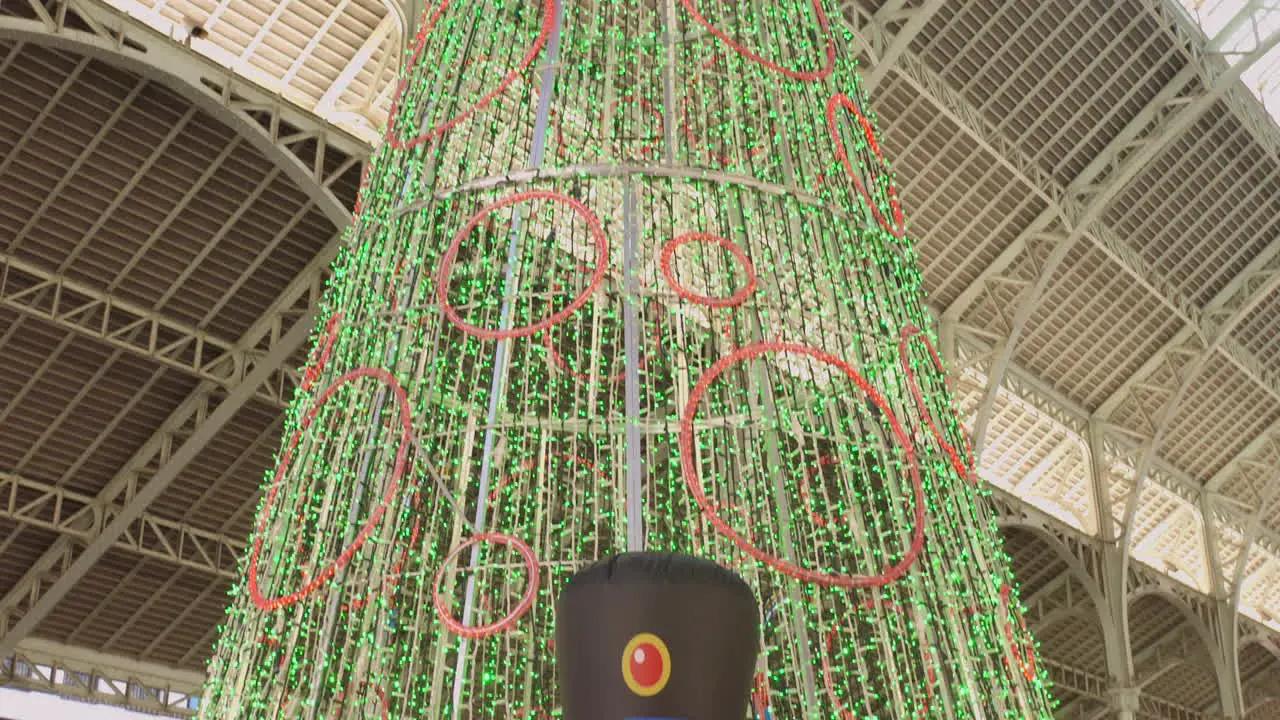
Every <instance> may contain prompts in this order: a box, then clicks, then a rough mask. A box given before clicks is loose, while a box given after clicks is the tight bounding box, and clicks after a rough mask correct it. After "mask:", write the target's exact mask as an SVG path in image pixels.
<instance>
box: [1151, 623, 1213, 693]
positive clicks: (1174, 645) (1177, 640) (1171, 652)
mask: <svg viewBox="0 0 1280 720" xmlns="http://www.w3.org/2000/svg"><path fill="white" fill-rule="evenodd" d="M1207 650H1208V649H1207V648H1205V646H1204V640H1203V639H1202V638H1201V637H1200V634H1199V633H1197V632H1196V631H1195V629H1194V628H1192V627H1190V626H1188V625H1186V624H1181V625H1178V626H1177V627H1176V628H1174V629H1173V630H1171V631H1169V632H1168V633H1166V634H1165V635H1163V636H1161V637H1160V638H1157V639H1156V641H1155V642H1153V643H1151V644H1150V645H1148V646H1147V647H1145V648H1143V649H1142V650H1141V651H1139V652H1137V653H1134V655H1133V672H1134V679H1135V680H1136V681H1137V686H1138V687H1145V686H1146V685H1149V684H1151V683H1152V682H1154V681H1155V680H1156V679H1157V678H1159V677H1160V676H1161V675H1163V674H1165V673H1166V672H1168V671H1170V670H1172V669H1173V668H1175V667H1177V666H1178V665H1181V664H1182V663H1184V662H1187V661H1188V660H1192V659H1195V658H1197V657H1202V656H1204V654H1205V653H1206V652H1207Z"/></svg>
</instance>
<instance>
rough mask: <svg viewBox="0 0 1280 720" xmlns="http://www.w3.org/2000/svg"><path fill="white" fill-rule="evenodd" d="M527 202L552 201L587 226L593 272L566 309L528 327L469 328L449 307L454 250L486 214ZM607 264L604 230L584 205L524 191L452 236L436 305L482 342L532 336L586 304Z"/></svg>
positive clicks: (553, 194) (550, 194)
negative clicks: (592, 244) (591, 241)
mask: <svg viewBox="0 0 1280 720" xmlns="http://www.w3.org/2000/svg"><path fill="white" fill-rule="evenodd" d="M530 200H550V201H552V202H558V203H562V204H564V205H567V206H569V208H570V209H571V210H573V211H574V212H575V213H577V214H578V216H579V217H581V218H582V220H583V222H585V223H586V224H587V227H588V228H589V229H590V231H591V237H592V239H594V240H595V244H596V267H595V271H594V272H592V274H591V282H590V283H589V284H588V285H587V287H586V288H585V289H583V291H582V292H581V293H579V294H578V296H577V297H575V298H574V299H573V302H570V303H569V305H568V307H566V308H564V309H563V310H560V311H558V312H555V313H553V314H552V315H551V316H550V317H547V318H545V319H543V320H540V321H538V322H536V323H534V324H532V325H525V326H522V327H515V328H511V329H509V330H493V329H490V328H482V327H477V326H475V325H472V324H470V323H468V322H467V321H465V320H463V319H462V316H461V315H459V314H458V310H457V308H455V307H453V306H452V305H450V304H449V278H450V276H451V275H452V273H453V263H454V261H456V260H457V259H458V251H459V250H460V249H461V248H462V241H463V240H464V239H465V238H466V237H467V236H468V235H470V234H471V231H472V230H475V229H476V228H477V227H479V226H480V225H481V224H482V223H484V222H485V219H486V218H487V217H488V216H489V214H490V213H492V212H494V211H495V210H501V209H502V208H505V207H511V206H512V205H516V204H519V203H522V202H528V201H530ZM608 265H609V238H608V236H607V235H605V232H604V227H602V226H601V225H600V220H599V218H597V217H596V216H595V214H594V213H592V212H591V211H590V210H589V209H587V206H586V205H583V204H582V203H581V202H579V201H578V200H575V199H574V198H571V197H569V196H568V195H565V194H564V193H559V192H555V191H554V190H528V191H526V192H521V193H516V194H514V195H508V196H507V197H505V198H503V199H501V200H499V201H497V202H495V203H492V204H490V205H486V206H484V207H483V208H481V209H480V211H479V212H477V213H476V214H475V215H473V216H472V217H471V220H469V221H468V222H467V224H466V225H464V226H463V227H462V229H461V230H459V231H458V232H457V234H456V235H454V236H453V241H452V242H450V243H449V249H448V250H446V251H445V253H444V257H443V258H442V259H441V260H440V274H439V276H438V277H437V279H436V298H437V300H438V301H439V303H440V310H441V312H443V313H444V316H445V317H446V318H448V319H449V322H451V323H453V324H454V325H455V326H457V328H458V329H459V330H461V331H463V332H465V333H467V334H468V335H472V336H474V337H478V338H480V339H482V340H507V339H510V338H518V337H527V336H529V335H535V334H537V333H539V332H542V331H543V330H546V329H547V328H549V327H551V326H553V325H556V324H559V323H561V322H564V320H565V318H567V317H569V316H570V315H572V314H574V313H575V312H577V311H578V309H579V308H581V307H582V306H583V305H586V304H587V301H588V300H590V299H591V295H592V294H593V293H595V291H596V290H597V289H598V288H599V287H600V284H601V283H602V282H604V274H605V271H606V270H607V269H608Z"/></svg>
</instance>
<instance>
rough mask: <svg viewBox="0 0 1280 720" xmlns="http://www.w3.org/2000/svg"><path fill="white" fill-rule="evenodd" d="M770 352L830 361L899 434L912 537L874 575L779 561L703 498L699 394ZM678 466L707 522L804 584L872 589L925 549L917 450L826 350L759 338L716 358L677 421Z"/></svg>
mask: <svg viewBox="0 0 1280 720" xmlns="http://www.w3.org/2000/svg"><path fill="white" fill-rule="evenodd" d="M769 353H793V354H797V355H805V356H807V357H810V358H813V359H815V360H817V361H819V362H822V363H826V364H828V365H834V366H835V367H837V368H839V369H840V370H841V371H842V372H844V374H845V375H846V376H848V377H849V379H850V380H853V382H854V384H856V385H857V386H858V387H859V388H861V389H862V391H863V392H864V393H866V394H867V397H868V398H869V399H870V400H871V402H873V403H874V404H875V405H876V407H878V408H879V409H880V412H881V413H882V414H883V416H884V417H885V418H886V419H887V420H888V422H889V426H890V429H891V430H892V431H893V434H894V437H895V438H897V441H898V444H899V445H900V446H901V447H902V451H903V453H904V454H905V455H906V458H907V465H908V467H909V468H910V472H911V487H912V490H913V495H914V496H915V507H914V515H915V517H914V522H913V529H912V536H911V543H910V545H909V546H908V548H907V550H906V552H905V553H904V554H903V556H902V559H901V560H899V561H898V563H897V564H896V565H893V566H891V567H888V568H886V569H885V570H884V571H883V572H881V573H880V574H878V575H840V574H836V573H826V572H821V571H818V570H810V569H808V568H804V567H801V566H799V565H797V564H795V563H792V562H789V561H787V560H783V559H782V558H780V557H778V556H776V555H771V554H769V553H768V552H765V551H764V550H761V549H760V548H758V547H756V546H755V545H754V544H753V543H751V542H750V541H749V540H748V539H747V538H745V537H743V536H742V535H740V534H738V533H737V532H736V531H734V529H733V528H731V527H729V525H728V524H727V523H725V522H724V521H723V520H721V519H720V517H719V516H718V515H716V513H715V509H714V506H713V504H712V501H711V500H710V499H708V498H707V494H706V489H705V488H704V487H703V486H702V477H701V476H700V474H699V472H698V467H697V464H696V462H695V460H694V452H693V423H694V420H695V419H696V417H697V414H698V404H699V403H700V402H701V401H702V396H703V395H705V394H706V392H707V388H709V387H710V386H711V383H712V382H714V381H715V380H716V378H718V377H720V375H721V374H723V373H724V371H725V370H726V369H728V368H729V366H731V365H733V364H735V363H738V362H742V361H744V360H752V359H754V358H757V357H760V356H761V355H765V354H769ZM680 467H681V470H682V473H683V475H684V481H685V485H686V486H687V487H688V489H689V492H690V493H691V494H692V495H693V497H694V499H695V500H697V502H698V505H699V506H700V507H701V508H702V512H703V513H704V514H705V515H706V516H707V519H708V520H709V521H710V522H711V524H712V525H713V526H714V527H715V528H716V530H718V531H720V533H721V534H723V535H724V536H725V537H727V538H729V539H730V540H732V541H733V542H734V543H735V544H736V545H737V546H738V547H739V548H741V549H742V550H743V551H744V552H746V553H747V554H748V555H750V556H752V557H753V558H755V559H756V560H759V561H760V562H762V563H765V564H766V565H769V566H770V567H772V568H774V569H775V570H778V571H779V572H782V573H785V574H787V575H790V576H791V577H793V578H796V579H798V580H802V581H805V582H810V583H814V584H816V585H822V586H829V587H845V588H870V587H882V586H884V585H888V584H889V583H891V582H894V581H895V580H898V579H899V578H901V577H902V576H903V575H905V574H906V572H907V570H909V569H910V568H911V566H912V565H913V564H915V561H916V559H917V558H918V557H919V555H920V552H921V551H922V550H923V549H924V526H925V512H924V508H925V499H924V488H923V486H922V485H921V483H920V467H919V465H918V464H917V462H916V454H915V449H914V448H913V447H912V445H911V439H910V438H909V437H908V436H907V434H906V433H905V432H904V431H903V429H902V425H901V424H900V423H899V422H898V418H897V416H896V415H894V414H893V409H892V408H890V407H889V404H888V403H887V402H885V400H884V398H883V397H881V395H880V393H879V392H877V391H876V389H875V388H873V387H872V386H871V384H870V383H868V382H867V381H866V380H865V379H864V378H863V377H862V376H861V375H859V374H858V371H857V370H855V369H854V368H853V366H851V365H849V364H848V363H846V362H845V361H843V360H841V359H839V358H837V357H835V356H833V355H830V354H828V353H825V352H823V351H821V350H818V349H816V348H811V347H808V346H806V345H800V344H797V343H786V342H762V343H755V344H753V345H747V346H745V347H742V348H739V349H738V350H735V351H734V352H733V353H731V354H729V355H727V356H725V357H723V358H721V359H720V360H718V361H716V363H715V364H714V365H712V366H711V369H710V370H708V371H707V372H705V373H703V375H702V377H700V378H698V382H697V384H696V385H694V387H693V389H692V390H691V391H690V392H689V399H688V401H687V402H686V403H685V407H684V412H683V413H682V416H681V420H680Z"/></svg>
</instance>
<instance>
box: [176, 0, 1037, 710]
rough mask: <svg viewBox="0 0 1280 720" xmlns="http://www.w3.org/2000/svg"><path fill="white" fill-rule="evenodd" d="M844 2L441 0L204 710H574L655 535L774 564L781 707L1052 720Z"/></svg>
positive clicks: (372, 177) (305, 393) (291, 431)
mask: <svg viewBox="0 0 1280 720" xmlns="http://www.w3.org/2000/svg"><path fill="white" fill-rule="evenodd" d="M829 10H830V8H824V7H823V4H822V2H821V1H820V0H814V1H813V2H803V1H801V0H791V1H789V2H770V3H746V2H742V3H725V2H709V1H708V0H582V1H581V2H574V3H564V2H562V0H534V1H528V0H452V1H450V0H439V1H438V2H436V3H434V4H433V5H432V6H431V7H429V8H428V9H427V11H426V13H425V15H424V17H423V18H422V22H421V26H420V28H419V30H418V32H417V34H416V37H415V38H414V46H413V47H412V48H411V49H410V50H411V52H409V53H408V54H407V61H406V63H405V67H404V69H403V71H402V73H401V81H400V83H399V86H398V88H396V93H395V102H394V105H393V111H392V116H391V118H390V121H389V123H388V130H387V141H386V142H385V143H384V145H383V146H382V147H381V148H380V149H379V150H378V151H377V153H376V156H375V158H374V159H373V162H372V163H371V165H370V169H369V171H368V172H367V174H366V179H365V184H364V186H363V189H362V193H361V201H360V205H359V207H357V209H356V217H355V223H354V226H353V228H352V230H351V231H350V233H349V235H348V237H347V241H346V243H345V248H344V250H343V252H342V254H341V256H340V257H339V259H338V261H337V262H336V264H335V268H334V275H333V280H332V282H331V285H330V287H329V289H328V291H327V294H326V296H325V298H324V304H323V308H322V319H321V321H320V324H319V328H318V332H317V337H316V339H315V346H314V349H313V351H312V356H311V359H310V362H309V364H308V366H307V368H306V371H305V375H304V379H303V382H302V385H301V388H300V391H299V392H298V394H297V397H296V399H295V401H294V403H293V405H292V408H291V410H290V414H289V416H288V422H287V425H286V428H285V433H284V445H283V448H282V451H281V453H280V455H279V458H278V463H277V466H276V467H275V468H274V469H273V470H272V471H270V472H269V473H268V474H267V478H266V482H265V485H264V497H263V501H262V504H261V506H260V508H259V515H258V520H257V524H256V530H255V533H254V535H253V538H252V542H251V551H250V553H249V556H248V558H247V560H246V563H245V578H244V580H243V581H242V582H241V583H240V584H239V585H237V587H236V588H235V589H234V591H233V598H232V606H231V608H230V610H229V611H228V617H227V621H226V624H225V627H224V628H223V632H222V635H221V640H220V641H219V643H218V646H217V649H216V653H215V657H214V659H213V660H212V662H211V665H210V680H209V684H208V686H207V688H206V693H205V697H204V705H203V707H202V710H201V717H203V718H208V719H209V720H213V719H215V718H217V719H219V720H232V719H235V720H249V719H250V718H277V717H278V718H290V719H293V718H325V719H327V720H333V719H336V718H428V719H431V720H435V719H437V718H449V719H455V718H468V719H473V718H474V719H480V718H519V717H529V718H534V717H536V718H553V717H556V716H557V715H558V713H559V710H558V703H557V698H556V695H555V689H554V688H555V678H554V672H555V669H554V662H553V660H552V658H553V657H554V654H555V653H554V647H553V644H554V641H553V632H552V628H553V608H554V598H555V596H556V594H557V592H558V589H559V588H560V587H561V586H562V585H563V584H564V582H565V581H566V579H567V578H568V577H569V576H570V575H571V574H572V573H573V572H574V571H575V570H576V569H578V568H581V567H583V566H585V565H586V564H589V563H591V562H592V561H593V560H595V559H597V558H600V557H602V556H607V555H610V554H613V553H617V552H621V551H625V550H628V549H647V550H672V551H682V552H687V553H692V554H696V555H700V556H703V557H707V558H711V559H715V560H717V561H718V562H721V563H723V564H725V565H728V566H730V567H733V568H735V569H736V570H737V571H738V572H740V573H741V574H742V575H743V576H745V577H746V578H748V580H749V581H750V582H751V583H752V584H753V586H754V589H755V591H756V593H757V595H758V597H759V598H760V601H761V603H762V606H763V607H764V608H765V613H764V617H763V627H764V637H763V647H764V648H765V649H764V652H763V653H762V654H761V657H760V659H759V665H758V670H759V672H758V674H757V678H756V690H755V692H754V694H753V698H752V705H753V708H754V712H755V713H756V714H757V715H758V716H759V717H760V718H761V719H762V720H763V719H764V718H779V719H782V720H789V719H791V718H797V719H798V718H841V719H843V718H849V719H852V718H855V717H856V718H870V717H878V718H908V717H911V718H917V717H921V718H923V717H929V718H970V717H972V718H1019V719H1022V718H1040V717H1049V716H1050V713H1049V710H1048V708H1049V706H1050V698H1049V695H1048V692H1047V690H1046V680H1045V678H1044V675H1043V673H1042V672H1041V671H1040V670H1039V669H1038V668H1037V666H1036V660H1035V657H1036V653H1035V649H1034V642H1033V640H1032V638H1031V637H1030V635H1029V633H1028V631H1027V628H1026V626H1025V625H1024V624H1023V622H1022V616H1021V610H1020V609H1019V608H1018V606H1017V601H1016V592H1015V591H1014V586H1013V579H1012V577H1011V575H1010V572H1009V562H1008V559H1007V557H1006V556H1005V555H1004V554H1003V553H1002V551H1001V549H1000V541H999V536H998V534H997V532H996V528H995V526H994V524H993V522H992V520H991V518H990V517H989V515H988V514H987V512H986V511H985V509H984V507H983V505H982V501H981V497H982V490H981V489H980V487H979V486H978V484H977V478H976V476H975V470H974V468H973V463H972V458H971V457H970V455H969V452H968V450H967V444H966V442H965V440H964V431H963V429H962V428H961V426H960V424H959V422H958V419H957V417H956V415H955V411H954V408H953V405H952V399H951V395H950V393H949V391H948V389H947V385H946V376H945V373H944V372H943V369H942V364H941V361H940V359H939V357H938V354H937V353H936V351H935V349H934V339H933V337H934V336H933V333H932V331H931V330H930V329H929V328H930V321H929V318H928V315H927V313H926V309H925V306H924V304H923V290H922V287H921V275H920V271H919V264H918V261H917V259H916V257H915V254H914V251H913V249H912V246H911V243H910V240H909V236H908V234H907V232H906V228H905V225H904V217H903V212H902V208H901V206H900V204H899V202H898V198H897V195H896V191H895V186H894V180H893V175H892V174H891V173H890V172H889V170H888V168H887V166H886V163H885V160H884V158H883V157H882V154H881V151H880V148H879V146H878V145H877V141H876V130H875V118H874V116H873V114H872V113H871V112H870V111H869V109H868V106H867V102H866V99H865V98H864V97H863V95H862V93H861V90H860V85H859V79H858V75H857V73H856V69H855V65H854V63H853V62H852V60H851V59H849V58H850V57H851V53H850V52H848V45H849V43H850V39H849V38H848V37H846V35H845V33H844V32H843V30H842V29H841V27H840V25H839V22H838V21H837V20H836V19H834V18H833V17H832V16H830V15H828V14H827V12H828V11H829ZM671 662H672V664H673V667H674V668H675V669H674V670H673V672H678V669H679V658H672V659H671ZM642 674H643V675H645V677H652V678H658V677H661V676H662V673H661V672H646V673H642ZM632 680H634V678H632ZM629 682H631V681H630V680H629ZM637 682H639V681H637ZM655 682H656V681H655ZM640 684H641V685H643V684H644V683H640ZM643 689H644V691H646V692H649V691H656V690H654V688H652V687H646V688H643ZM660 689H661V688H657V690H660Z"/></svg>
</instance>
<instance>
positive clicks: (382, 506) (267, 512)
mask: <svg viewBox="0 0 1280 720" xmlns="http://www.w3.org/2000/svg"><path fill="white" fill-rule="evenodd" d="M359 378H373V379H375V380H377V381H378V382H381V383H382V384H384V385H386V386H387V387H388V388H390V389H391V392H392V394H393V395H394V397H395V403H396V409H397V411H398V412H399V418H400V445H399V447H398V448H397V449H396V456H395V465H394V466H393V467H392V470H391V478H390V479H389V480H388V481H387V487H386V490H385V491H384V492H383V494H382V499H381V500H380V501H379V503H378V505H377V506H376V507H375V508H374V509H373V512H372V513H371V514H370V515H369V519H368V520H367V521H366V522H365V524H364V525H363V526H362V527H361V528H360V531H359V532H358V533H357V534H356V537H355V539H354V540H352V541H351V544H350V545H348V546H347V547H345V548H343V550H342V552H341V553H339V554H338V557H337V558H336V559H334V561H333V562H331V563H329V564H328V565H327V566H325V567H324V568H322V569H321V570H320V571H319V572H317V573H316V574H315V577H313V578H311V580H310V581H309V582H307V584H306V585H303V586H302V587H301V588H300V589H298V590H295V591H294V592H291V593H288V594H285V595H280V596H277V597H265V596H264V595H263V594H262V591H261V589H260V588H259V582H258V560H259V557H260V555H261V554H262V543H263V542H264V541H265V540H266V538H267V532H266V530H267V521H268V520H269V519H270V517H271V508H272V507H273V506H274V505H275V501H276V495H277V494H278V493H279V492H280V488H281V486H282V485H283V482H282V481H283V479H284V476H285V473H287V472H288V470H289V465H290V464H291V463H292V461H293V454H294V452H296V451H297V449H298V441H299V440H301V439H302V434H303V433H304V432H306V431H307V428H309V427H311V423H313V422H315V419H316V415H317V414H319V412H320V408H322V407H324V404H325V403H326V402H328V401H329V398H331V397H333V395H334V393H336V392H337V391H338V389H339V388H341V387H342V386H343V385H346V384H347V383H349V382H351V381H352V380H357V379H359ZM412 417H413V410H412V409H411V408H410V407H409V396H408V395H407V394H406V393H405V391H404V388H403V387H401V386H400V383H399V381H397V380H396V378H395V376H394V375H392V374H391V373H389V372H387V371H386V370H383V369H381V368H369V367H364V368H357V369H355V370H351V371H349V372H347V373H345V374H343V375H342V376H341V377H339V378H338V379H337V380H336V381H334V383H333V385H330V386H329V388H328V389H327V390H325V391H324V393H323V394H321V395H320V397H319V398H317V399H316V402H315V405H313V406H312V407H311V409H310V410H309V411H307V414H306V415H305V416H303V418H302V422H300V423H299V424H298V429H297V430H295V431H294V432H293V435H292V436H291V437H290V438H289V442H288V444H287V445H286V446H285V451H284V457H282V458H281V459H280V464H279V465H278V466H277V467H276V471H275V474H274V475H273V476H272V478H271V489H270V490H269V491H268V492H267V498H266V502H264V503H263V505H262V512H261V513H260V515H259V519H258V525H257V532H256V533H255V535H256V536H257V539H255V540H254V542H253V552H252V553H251V554H250V556H249V573H248V574H249V597H250V598H251V599H252V600H253V604H254V605H257V606H258V607H259V608H261V609H263V610H278V609H280V608H282V607H288V606H289V605H292V604H294V603H296V602H298V601H299V600H301V599H302V598H304V597H306V596H307V595H310V594H311V593H313V592H315V591H316V590H318V589H320V588H321V587H323V586H324V585H326V584H328V583H329V582H330V581H332V580H333V577H334V576H335V575H337V574H338V571H339V570H341V569H342V568H343V567H345V566H346V564H347V563H348V562H350V561H351V558H352V557H353V556H354V555H355V554H356V551H358V550H359V549H360V548H361V546H363V545H364V544H365V542H367V541H368V539H369V536H370V535H372V534H373V531H374V529H375V528H376V527H377V526H378V524H379V523H380V522H382V517H383V515H385V514H386V512H387V508H388V507H390V506H391V503H392V502H394V501H395V497H396V494H397V493H398V492H399V490H400V479H401V478H402V477H403V476H404V470H405V465H406V461H407V460H408V455H409V446H410V444H411V442H410V438H411V435H412V433H413V426H412V424H411V423H412Z"/></svg>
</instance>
